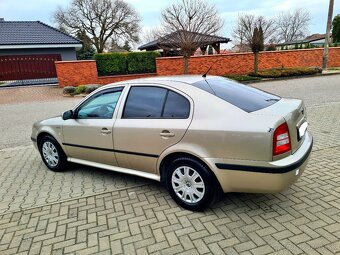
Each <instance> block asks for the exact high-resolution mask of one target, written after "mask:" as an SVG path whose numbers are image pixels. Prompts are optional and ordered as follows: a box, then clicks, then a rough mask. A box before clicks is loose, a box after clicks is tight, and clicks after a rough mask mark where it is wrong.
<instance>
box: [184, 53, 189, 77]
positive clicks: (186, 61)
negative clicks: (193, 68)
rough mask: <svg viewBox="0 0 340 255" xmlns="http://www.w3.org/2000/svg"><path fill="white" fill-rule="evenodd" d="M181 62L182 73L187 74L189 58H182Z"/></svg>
mask: <svg viewBox="0 0 340 255" xmlns="http://www.w3.org/2000/svg"><path fill="white" fill-rule="evenodd" d="M183 61H184V70H183V73H184V74H187V73H188V70H189V57H187V56H184V58H183Z"/></svg>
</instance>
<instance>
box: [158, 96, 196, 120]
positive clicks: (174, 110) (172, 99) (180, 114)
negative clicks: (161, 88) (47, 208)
mask: <svg viewBox="0 0 340 255" xmlns="http://www.w3.org/2000/svg"><path fill="white" fill-rule="evenodd" d="M189 113H190V103H189V101H188V99H186V98H185V97H184V96H181V95H179V94H177V93H175V92H172V91H169V93H168V97H167V99H166V102H165V106H164V112H163V117H164V118H185V119H186V118H188V117H189Z"/></svg>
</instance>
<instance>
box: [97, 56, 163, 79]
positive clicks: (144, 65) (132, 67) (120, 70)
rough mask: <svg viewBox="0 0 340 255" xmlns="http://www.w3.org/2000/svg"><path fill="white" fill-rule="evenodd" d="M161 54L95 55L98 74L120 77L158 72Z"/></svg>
mask: <svg viewBox="0 0 340 255" xmlns="http://www.w3.org/2000/svg"><path fill="white" fill-rule="evenodd" d="M159 56H160V54H159V52H152V51H148V52H119V53H118V52H114V53H100V54H95V55H94V60H96V62H97V69H98V74H99V75H100V76H103V75H119V74H137V73H154V72H156V61H155V59H156V58H157V57H159Z"/></svg>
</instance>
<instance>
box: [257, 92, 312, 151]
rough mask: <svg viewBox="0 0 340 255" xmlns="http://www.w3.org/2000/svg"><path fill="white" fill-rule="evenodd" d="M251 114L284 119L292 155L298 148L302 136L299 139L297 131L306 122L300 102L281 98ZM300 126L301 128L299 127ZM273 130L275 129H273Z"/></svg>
mask: <svg viewBox="0 0 340 255" xmlns="http://www.w3.org/2000/svg"><path fill="white" fill-rule="evenodd" d="M253 114H261V115H268V114H269V115H275V116H278V117H282V118H284V120H285V121H286V122H287V125H288V129H289V135H290V142H291V148H292V154H293V153H294V152H295V151H296V150H297V149H298V148H299V147H300V145H301V144H302V141H303V136H302V137H300V135H299V129H303V127H304V126H305V125H306V124H305V125H303V126H302V124H303V123H305V122H307V116H306V108H305V106H304V103H303V101H302V100H299V99H285V98H282V99H281V100H279V101H278V102H276V103H275V104H272V105H271V106H269V107H266V108H264V109H261V110H259V111H256V112H253ZM301 126H302V127H301ZM273 128H274V129H275V128H276V127H273Z"/></svg>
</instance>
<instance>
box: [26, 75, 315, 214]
mask: <svg viewBox="0 0 340 255" xmlns="http://www.w3.org/2000/svg"><path fill="white" fill-rule="evenodd" d="M307 126H308V123H307V120H306V109H305V106H304V104H303V102H302V101H301V100H298V99H285V98H280V97H279V96H276V95H273V94H269V93H267V92H264V91H261V90H258V89H255V88H252V87H249V86H246V85H242V84H239V83H236V82H234V81H231V80H228V79H225V78H222V77H217V76H208V77H202V76H169V77H155V78H146V79H138V80H130V81H125V82H119V83H114V84H110V85H106V86H103V87H101V88H99V89H98V90H96V91H94V92H93V93H92V94H90V95H88V96H87V97H86V98H84V99H83V100H82V101H81V102H80V103H79V104H78V105H76V106H75V107H74V108H73V109H72V110H69V111H66V112H64V113H63V115H62V116H60V117H55V118H51V119H47V120H43V121H40V122H37V123H35V124H34V125H33V130H32V137H31V138H32V141H33V142H34V144H35V146H36V147H37V149H38V150H39V152H40V154H41V157H42V160H43V162H44V163H45V164H46V166H47V167H48V168H49V169H51V170H53V171H62V170H64V169H65V168H66V166H67V163H68V162H73V163H79V164H83V165H88V166H93V167H97V168H103V169H107V170H112V171H117V172H121V173H126V174H132V175H138V176H142V177H145V178H150V179H153V180H157V181H160V182H162V183H163V184H164V185H165V186H166V187H167V189H168V191H169V193H170V195H171V197H172V198H173V199H174V200H175V201H176V202H177V203H178V204H179V205H181V206H182V207H184V208H186V209H190V210H203V209H204V208H205V207H207V206H209V205H210V204H211V203H213V202H214V201H217V200H218V198H219V197H220V195H221V194H223V193H226V192H256V193H275V192H280V191H282V190H284V189H287V188H288V187H289V186H290V185H292V184H293V183H294V182H295V181H296V180H297V179H298V178H299V176H301V174H302V172H303V170H304V169H305V167H306V164H307V160H308V158H309V154H310V152H311V149H312V144H313V139H312V135H311V134H310V132H309V131H308V130H307Z"/></svg>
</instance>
